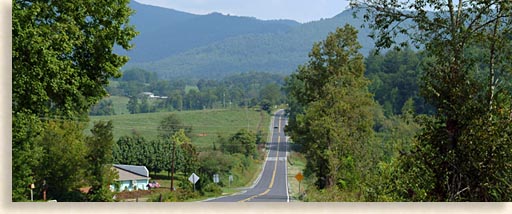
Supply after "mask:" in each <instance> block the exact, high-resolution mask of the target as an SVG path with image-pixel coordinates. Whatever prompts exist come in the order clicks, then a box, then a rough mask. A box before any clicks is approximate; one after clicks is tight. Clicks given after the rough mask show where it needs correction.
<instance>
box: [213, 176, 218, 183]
mask: <svg viewBox="0 0 512 214" xmlns="http://www.w3.org/2000/svg"><path fill="white" fill-rule="evenodd" d="M213 183H219V174H213Z"/></svg>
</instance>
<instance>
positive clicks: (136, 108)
mask: <svg viewBox="0 0 512 214" xmlns="http://www.w3.org/2000/svg"><path fill="white" fill-rule="evenodd" d="M126 108H127V109H128V111H130V114H137V113H140V104H139V99H138V98H137V97H136V96H132V97H130V100H128V103H127V104H126Z"/></svg>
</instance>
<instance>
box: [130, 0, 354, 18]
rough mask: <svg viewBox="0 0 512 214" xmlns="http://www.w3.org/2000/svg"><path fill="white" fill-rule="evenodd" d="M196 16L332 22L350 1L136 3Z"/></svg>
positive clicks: (155, 0) (161, 0)
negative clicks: (218, 14)
mask: <svg viewBox="0 0 512 214" xmlns="http://www.w3.org/2000/svg"><path fill="white" fill-rule="evenodd" d="M135 1H137V2H139V3H143V4H149V5H154V6H160V7H167V8H171V9H175V10H179V11H184V12H188V13H194V14H208V13H211V12H219V13H222V14H230V15H237V16H250V17H256V18H258V19H263V20H269V19H292V20H295V21H298V22H302V23H304V22H309V21H315V20H319V19H321V18H331V17H333V16H335V15H337V14H339V13H341V12H342V11H344V10H345V9H347V8H348V0H135Z"/></svg>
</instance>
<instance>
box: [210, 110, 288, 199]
mask: <svg viewBox="0 0 512 214" xmlns="http://www.w3.org/2000/svg"><path fill="white" fill-rule="evenodd" d="M285 125H286V118H285V117H284V110H279V111H277V112H276V114H275V115H274V117H273V120H272V124H271V132H272V133H271V135H272V141H271V142H269V143H268V144H267V146H268V148H269V152H268V155H267V158H266V161H265V166H264V168H263V171H262V173H261V177H260V178H259V181H258V182H257V183H256V185H254V187H252V188H250V189H248V190H247V191H246V192H244V193H241V194H238V195H233V196H227V197H222V198H217V199H213V200H209V202H288V201H289V197H288V183H287V180H286V179H287V175H286V173H287V172H286V149H287V145H286V137H285V135H284V130H283V129H284V126H285Z"/></svg>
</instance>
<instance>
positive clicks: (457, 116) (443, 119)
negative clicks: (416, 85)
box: [351, 0, 512, 201]
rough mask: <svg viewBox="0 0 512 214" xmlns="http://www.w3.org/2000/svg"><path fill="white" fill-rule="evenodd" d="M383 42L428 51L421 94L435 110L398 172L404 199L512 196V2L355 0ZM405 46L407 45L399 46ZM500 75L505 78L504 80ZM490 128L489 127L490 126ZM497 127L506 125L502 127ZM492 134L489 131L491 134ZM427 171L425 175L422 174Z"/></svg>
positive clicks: (497, 198)
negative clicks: (402, 39) (400, 40)
mask: <svg viewBox="0 0 512 214" xmlns="http://www.w3.org/2000/svg"><path fill="white" fill-rule="evenodd" d="M351 3H352V5H353V6H356V7H358V8H364V9H366V11H367V13H366V15H365V16H364V19H365V20H366V21H367V23H368V25H369V27H370V28H372V29H373V32H374V33H373V37H374V38H375V39H376V44H377V46H379V47H381V48H388V47H392V46H394V45H396V41H395V40H394V39H393V38H394V37H395V36H396V35H398V34H405V35H407V36H408V37H409V38H410V41H412V44H413V45H415V46H417V47H423V48H424V49H425V54H426V58H425V59H424V60H423V63H422V69H423V73H424V74H423V77H422V82H421V84H420V92H421V95H422V96H423V97H424V98H425V100H426V101H427V102H428V103H430V104H431V105H432V106H433V107H434V108H435V109H436V114H435V115H434V116H433V117H429V118H425V119H424V120H423V121H422V122H421V125H422V130H421V131H420V133H419V134H418V135H417V141H416V142H415V143H414V145H413V147H414V148H413V150H412V151H411V154H404V155H403V157H401V158H400V160H399V162H400V164H399V167H398V168H397V171H396V172H399V173H398V174H401V175H403V177H402V178H401V181H400V182H398V183H399V184H398V186H397V187H396V189H397V190H398V191H397V192H398V194H397V195H398V196H397V197H398V198H399V199H401V200H434V201H504V200H508V201H509V200H511V198H510V196H511V195H512V194H511V191H512V188H511V187H512V186H511V183H512V176H510V175H511V174H512V157H511V156H510V155H509V154H510V153H509V152H507V153H502V152H499V151H510V149H511V145H510V143H505V142H511V139H510V136H512V133H511V132H510V131H511V130H510V127H511V121H512V117H511V115H512V114H511V113H512V109H511V105H510V103H511V101H512V100H511V96H510V95H511V90H510V87H509V86H508V84H501V83H500V82H501V81H503V82H510V81H511V80H512V79H510V73H511V69H510V63H509V62H510V59H511V57H512V54H511V53H510V47H511V45H512V42H511V39H510V35H511V32H512V2H510V1H469V0H459V1H454V0H447V1H394V0H363V1H359V0H353V1H351ZM399 45H400V46H403V45H405V44H404V43H402V44H399ZM498 79H501V80H500V81H498ZM484 130H485V131H484ZM495 130H500V131H499V132H496V131H495ZM484 132H487V133H484ZM418 175H419V176H418Z"/></svg>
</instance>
